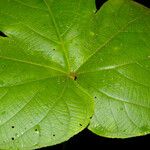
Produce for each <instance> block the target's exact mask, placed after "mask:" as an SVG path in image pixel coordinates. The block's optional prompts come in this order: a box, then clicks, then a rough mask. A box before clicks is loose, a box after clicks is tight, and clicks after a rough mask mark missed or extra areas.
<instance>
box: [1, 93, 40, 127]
mask: <svg viewBox="0 0 150 150" xmlns="http://www.w3.org/2000/svg"><path fill="white" fill-rule="evenodd" d="M37 94H38V91H37V92H36V93H34V94H33V96H32V97H31V98H30V99H29V101H28V102H27V103H25V104H24V105H23V106H22V107H21V108H20V110H19V111H17V112H16V113H13V116H11V117H10V118H9V119H8V120H6V121H5V122H4V123H3V124H1V125H0V126H3V125H4V124H6V123H7V122H9V121H10V120H12V119H13V118H14V117H16V115H17V114H18V113H19V112H21V111H22V110H23V109H24V108H25V107H26V106H27V105H28V104H29V103H30V102H31V101H32V100H34V97H35V96H36V95H37Z"/></svg>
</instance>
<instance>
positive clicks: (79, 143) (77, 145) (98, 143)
mask: <svg viewBox="0 0 150 150" xmlns="http://www.w3.org/2000/svg"><path fill="white" fill-rule="evenodd" d="M106 1H107V0H96V6H97V9H100V7H101V6H102V5H103V3H104V2H106ZM134 1H136V2H138V3H141V4H143V5H145V6H146V7H149V8H150V0H134ZM131 147H132V148H134V149H135V148H136V147H138V148H140V149H143V150H145V149H150V135H146V136H140V137H133V138H128V139H110V138H104V137H100V136H98V135H95V134H94V133H92V132H91V131H89V130H88V129H85V130H83V131H82V132H80V133H79V134H77V135H75V136H74V137H72V138H71V139H70V140H69V141H67V142H64V143H62V144H58V145H55V146H51V147H47V148H41V149H40V150H81V149H83V150H84V149H89V150H105V149H107V148H110V149H113V148H115V149H117V148H118V149H124V148H126V149H129V148H131ZM146 147H147V148H146ZM148 147H149V148H148Z"/></svg>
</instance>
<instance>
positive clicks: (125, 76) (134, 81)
mask: <svg viewBox="0 0 150 150" xmlns="http://www.w3.org/2000/svg"><path fill="white" fill-rule="evenodd" d="M115 71H116V73H118V74H119V75H120V76H122V77H124V78H126V79H127V80H129V81H131V82H132V83H135V84H138V85H140V86H143V87H145V88H148V89H149V88H150V86H148V85H145V84H143V83H140V82H138V81H136V80H133V79H132V78H130V77H129V76H127V75H126V74H124V73H121V72H120V71H117V70H115Z"/></svg>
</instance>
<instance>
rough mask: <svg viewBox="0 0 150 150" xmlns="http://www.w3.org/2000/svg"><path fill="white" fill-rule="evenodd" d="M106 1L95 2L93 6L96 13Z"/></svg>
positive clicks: (98, 0) (97, 0) (96, 0)
mask: <svg viewBox="0 0 150 150" xmlns="http://www.w3.org/2000/svg"><path fill="white" fill-rule="evenodd" d="M106 1H107V0H95V4H96V12H95V13H97V11H98V10H99V9H100V8H101V7H102V5H103V4H104V3H105V2H106Z"/></svg>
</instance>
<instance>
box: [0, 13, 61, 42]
mask: <svg viewBox="0 0 150 150" xmlns="http://www.w3.org/2000/svg"><path fill="white" fill-rule="evenodd" d="M0 14H2V15H6V16H9V17H11V18H13V19H14V20H16V21H17V23H15V24H19V23H20V24H21V26H24V27H26V28H27V29H30V30H31V31H32V32H34V33H36V34H37V35H39V36H40V37H42V38H44V39H46V40H48V41H49V42H53V43H55V44H60V43H59V42H58V41H54V40H52V39H50V38H48V37H46V36H44V35H42V34H41V33H39V32H37V31H36V30H35V29H33V28H32V27H30V26H29V25H27V24H24V23H23V22H22V21H21V20H19V19H18V18H16V17H15V16H12V15H10V14H6V13H4V12H0Z"/></svg>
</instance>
